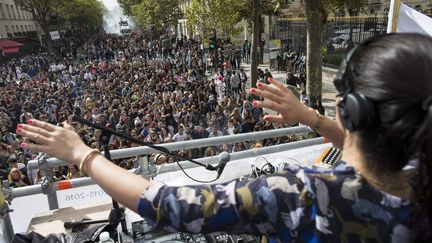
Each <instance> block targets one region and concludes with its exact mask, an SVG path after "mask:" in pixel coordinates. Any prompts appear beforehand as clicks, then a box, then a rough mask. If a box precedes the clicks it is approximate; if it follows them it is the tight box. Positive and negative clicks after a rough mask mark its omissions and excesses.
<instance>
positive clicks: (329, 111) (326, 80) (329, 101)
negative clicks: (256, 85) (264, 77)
mask: <svg viewBox="0 0 432 243" xmlns="http://www.w3.org/2000/svg"><path fill="white" fill-rule="evenodd" d="M241 67H242V68H243V69H244V70H245V72H246V73H247V75H248V83H247V84H246V87H247V88H250V85H251V84H250V76H251V72H250V64H247V63H242V66H241ZM258 68H260V69H262V70H264V69H266V68H269V65H260V66H259V67H258ZM336 71H337V70H334V69H329V68H323V95H322V102H323V105H324V107H325V110H326V115H327V116H329V117H333V118H334V117H335V98H336V90H335V88H334V86H333V78H334V75H335V74H336ZM271 73H272V75H273V78H274V79H276V80H278V81H281V82H284V80H285V77H286V72H278V71H276V70H271Z"/></svg>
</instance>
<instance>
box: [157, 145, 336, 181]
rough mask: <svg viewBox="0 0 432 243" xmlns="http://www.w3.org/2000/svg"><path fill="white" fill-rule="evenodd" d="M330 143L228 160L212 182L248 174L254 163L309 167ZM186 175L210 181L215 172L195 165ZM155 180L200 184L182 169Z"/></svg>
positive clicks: (258, 164) (257, 164) (215, 174)
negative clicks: (296, 164)
mask: <svg viewBox="0 0 432 243" xmlns="http://www.w3.org/2000/svg"><path fill="white" fill-rule="evenodd" d="M331 146H332V144H331V143H326V144H320V145H314V146H309V147H305V148H298V149H291V150H288V151H284V152H279V153H273V154H267V155H263V156H260V155H259V154H258V156H257V157H255V158H254V157H252V158H246V159H239V160H233V161H229V162H228V163H227V164H226V166H225V169H224V171H223V172H222V175H221V177H220V178H219V180H217V181H215V182H214V183H223V182H228V181H230V180H233V179H235V178H239V177H241V176H244V175H250V174H251V172H252V170H251V165H252V164H253V165H255V166H257V167H258V168H260V167H261V166H263V165H264V164H265V163H266V162H267V161H268V162H270V163H271V164H272V165H274V166H276V167H277V166H279V165H280V164H282V163H299V164H302V165H303V166H306V167H311V166H312V164H313V163H314V162H315V160H316V159H317V158H318V157H319V156H320V155H321V153H322V152H323V151H324V149H325V148H327V147H331ZM185 171H186V173H188V175H190V176H191V177H193V178H194V179H197V180H203V181H210V180H213V179H215V178H216V176H217V173H216V172H215V171H207V170H205V169H204V168H202V167H196V168H192V169H186V170H185ZM154 180H156V181H160V182H163V183H165V184H167V185H170V186H180V185H196V184H201V183H198V182H195V181H193V180H191V179H189V178H188V177H186V176H185V175H184V174H183V172H182V171H180V170H179V171H175V172H171V173H163V174H160V175H157V176H156V177H155V179H154Z"/></svg>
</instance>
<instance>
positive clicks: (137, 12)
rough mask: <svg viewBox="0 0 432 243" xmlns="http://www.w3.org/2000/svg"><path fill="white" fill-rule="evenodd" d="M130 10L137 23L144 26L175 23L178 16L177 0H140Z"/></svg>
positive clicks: (159, 26) (162, 25)
mask: <svg viewBox="0 0 432 243" xmlns="http://www.w3.org/2000/svg"><path fill="white" fill-rule="evenodd" d="M131 2H132V1H131ZM131 12H132V16H133V17H134V19H135V21H136V22H137V23H138V25H140V26H141V27H144V28H148V27H155V28H157V29H161V28H164V27H167V26H171V25H176V24H177V20H178V19H179V17H180V8H179V1H178V0H141V1H139V3H138V4H135V5H133V6H131Z"/></svg>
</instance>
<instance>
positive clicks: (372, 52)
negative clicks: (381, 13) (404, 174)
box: [347, 34, 432, 242]
mask: <svg viewBox="0 0 432 243" xmlns="http://www.w3.org/2000/svg"><path fill="white" fill-rule="evenodd" d="M347 65H348V66H347V77H348V79H350V80H351V83H352V88H353V91H356V92H360V93H362V94H364V95H365V96H366V97H368V98H369V99H371V100H372V101H373V104H374V107H375V112H376V114H375V115H376V117H377V118H376V119H377V120H378V121H376V122H375V123H374V125H373V127H371V128H369V129H367V130H365V131H362V132H358V137H359V146H360V147H361V149H362V151H363V152H364V155H365V159H366V161H368V165H367V166H369V167H370V169H371V170H372V171H375V172H380V171H400V170H401V169H402V168H403V167H404V166H405V165H406V164H407V163H408V161H410V160H418V170H419V171H418V173H417V174H416V180H415V181H413V189H414V192H415V202H414V204H413V205H417V206H415V207H414V216H415V217H414V219H413V221H415V222H413V223H414V224H416V225H415V226H418V227H421V228H423V229H424V227H427V228H426V229H425V230H426V231H428V232H432V227H431V223H432V210H431V205H432V193H431V190H432V189H431V188H432V182H431V181H432V180H430V179H429V177H430V176H431V172H432V139H431V138H432V38H430V37H427V36H423V35H420V34H389V35H383V36H379V37H375V38H374V39H373V41H370V42H367V44H365V46H360V47H359V49H358V51H356V53H355V54H354V55H353V56H352V58H351V59H350V61H349V63H348V64H347ZM426 212H427V220H428V222H425V220H420V217H422V219H425V218H424V215H425V213H426ZM418 227H416V228H418ZM418 236H419V235H418ZM418 236H417V237H416V239H417V240H418ZM420 237H424V235H422V236H420ZM431 240H432V239H431V234H430V233H429V239H428V241H429V242H431Z"/></svg>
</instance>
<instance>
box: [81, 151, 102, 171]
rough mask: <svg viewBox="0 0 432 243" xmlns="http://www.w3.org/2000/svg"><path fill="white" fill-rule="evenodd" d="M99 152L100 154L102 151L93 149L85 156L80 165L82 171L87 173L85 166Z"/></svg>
mask: <svg viewBox="0 0 432 243" xmlns="http://www.w3.org/2000/svg"><path fill="white" fill-rule="evenodd" d="M97 154H100V151H99V150H98V149H92V150H90V151H89V152H88V153H87V155H86V156H84V159H83V160H82V161H81V163H80V166H79V169H80V171H81V173H84V174H86V172H85V168H86V166H87V164H88V163H89V161H90V160H91V159H92V158H93V157H94V156H96V155H97Z"/></svg>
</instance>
